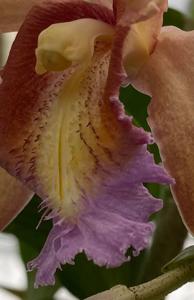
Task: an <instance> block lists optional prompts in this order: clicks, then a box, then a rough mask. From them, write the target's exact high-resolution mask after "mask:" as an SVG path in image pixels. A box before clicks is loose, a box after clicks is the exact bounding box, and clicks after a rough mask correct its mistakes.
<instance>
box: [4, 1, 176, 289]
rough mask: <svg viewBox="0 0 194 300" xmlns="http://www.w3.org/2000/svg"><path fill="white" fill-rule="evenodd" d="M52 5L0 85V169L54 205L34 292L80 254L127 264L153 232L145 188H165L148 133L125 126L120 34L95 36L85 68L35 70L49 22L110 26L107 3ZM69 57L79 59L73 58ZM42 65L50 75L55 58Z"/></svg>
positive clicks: (23, 36)
mask: <svg viewBox="0 0 194 300" xmlns="http://www.w3.org/2000/svg"><path fill="white" fill-rule="evenodd" d="M52 3H54V2H50V4H47V5H46V6H43V7H42V8H41V7H39V9H38V8H35V9H34V10H33V11H32V12H31V15H29V17H28V18H27V19H26V22H25V24H24V25H23V27H22V29H21V31H20V32H19V34H18V37H17V39H16V41H15V44H14V46H13V49H12V52H11V54H10V57H9V60H8V63H7V66H6V67H5V70H4V73H3V83H2V85H1V88H0V100H1V101H2V104H3V105H2V106H1V105H0V107H2V109H1V110H0V120H1V123H0V124H1V127H0V138H1V139H3V140H5V141H6V143H5V144H4V145H1V147H0V164H1V165H3V166H4V167H5V168H6V169H7V170H9V172H10V173H11V174H13V175H15V176H17V177H18V178H20V180H21V181H22V182H24V183H26V184H27V185H28V186H29V187H30V188H32V189H33V190H34V191H35V192H36V193H37V194H39V196H41V197H42V198H43V200H44V201H43V204H42V205H43V207H44V206H46V207H48V208H50V209H52V211H51V213H50V214H49V215H47V219H49V218H52V219H53V225H54V226H53V229H52V230H51V232H50V234H49V236H48V239H47V241H46V244H45V246H44V248H43V250H42V252H41V254H40V255H39V257H38V258H37V259H35V260H34V261H32V262H31V263H30V264H29V269H34V268H37V269H38V272H37V277H36V285H37V286H38V285H45V284H53V283H54V273H55V270H56V268H58V267H60V264H61V263H66V262H67V263H72V261H73V259H74V256H75V255H76V254H77V253H79V252H81V251H85V253H86V254H87V256H88V257H89V258H90V259H93V260H94V261H95V262H96V263H97V264H99V265H107V266H108V267H110V266H118V265H120V264H121V263H123V262H124V261H126V260H127V259H128V258H127V257H126V256H125V254H126V251H127V249H128V248H129V247H130V246H132V247H133V250H134V254H138V253H139V251H140V250H142V249H143V248H144V247H145V246H146V244H147V242H148V240H149V237H150V234H151V232H152V230H153V224H152V223H149V222H148V221H149V216H150V214H152V213H153V212H155V211H157V210H158V209H160V208H161V202H160V201H157V200H156V199H154V198H153V197H152V196H151V195H149V193H148V191H147V190H146V189H145V187H144V186H143V183H144V182H150V181H151V182H160V183H170V182H172V181H171V179H170V178H169V176H168V175H167V174H166V172H165V171H164V170H163V169H162V168H161V167H160V166H157V165H155V163H154V160H153V158H152V156H151V154H149V153H148V151H147V144H148V143H149V142H151V141H152V139H151V137H150V135H149V134H147V133H145V132H144V131H143V130H142V129H140V128H136V127H134V126H133V125H132V120H131V119H130V118H129V117H127V116H125V113H124V109H123V106H122V104H121V103H120V102H119V99H118V94H119V88H120V84H121V83H122V80H123V79H124V78H125V74H124V72H123V69H122V48H123V42H124V39H125V37H126V32H125V31H123V33H122V32H120V31H119V32H117V35H116V41H115V43H114V45H113V47H112V45H111V39H107V38H105V39H104V38H102V39H96V43H95V45H94V46H95V47H94V51H93V55H92V56H91V57H90V60H89V62H88V61H87V64H86V65H84V66H83V65H80V62H79V59H78V60H76V61H77V62H78V66H77V65H73V64H72V66H71V67H70V68H69V69H67V70H65V71H60V72H50V73H45V74H44V75H42V76H37V75H36V74H35V72H34V68H35V55H34V52H35V48H36V44H37V39H38V35H39V33H40V32H42V30H43V29H45V28H47V27H48V26H49V25H51V24H52V23H61V22H67V21H69V22H70V21H72V20H76V19H79V18H80V17H81V18H85V19H88V18H89V19H97V20H101V22H105V23H107V24H106V27H107V28H108V27H111V26H112V25H113V24H114V18H113V15H112V12H111V11H110V10H108V9H106V8H105V7H103V8H102V6H99V5H95V4H88V3H84V2H83V3H80V2H76V4H75V5H74V4H70V3H65V2H61V1H59V3H58V4H57V5H56V1H55V5H53V4H52ZM92 21H94V20H92ZM83 30H84V29H83ZM85 30H87V31H88V26H87V27H85ZM127 32H128V31H127ZM83 33H84V31H83ZM29 36H30V39H29ZM85 36H87V35H85V34H83V38H84V37H85ZM100 37H101V36H100ZM59 44H60V42H59ZM67 44H68V45H69V43H67ZM79 45H80V44H79V41H78V46H79ZM111 47H112V51H113V52H112V54H111ZM74 49H75V48H74ZM78 49H79V47H78ZM69 53H70V52H69ZM74 54H76V55H75V56H74V57H76V59H77V57H79V52H75V53H74ZM66 55H67V54H66ZM54 57H55V58H56V56H54ZM57 57H58V56H57ZM47 58H48V57H47ZM52 58H53V57H52ZM55 58H54V61H55ZM59 59H61V56H60V58H59ZM40 61H41V60H40ZM57 61H58V58H57ZM80 66H81V67H80ZM17 67H18V68H17ZM43 67H44V68H45V70H50V67H51V69H52V67H53V60H52V61H51V64H50V62H49V64H48V60H46V63H44V64H43ZM109 67H110V68H109ZM45 70H44V71H45ZM11 83H12V86H10V84H11ZM3 99H6V101H4V102H3ZM5 113H6V114H5ZM13 116H14V118H13ZM9 120H13V121H12V123H11V125H10V124H9V123H10V122H9ZM5 138H6V139H5Z"/></svg>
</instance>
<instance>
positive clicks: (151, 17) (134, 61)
mask: <svg viewBox="0 0 194 300" xmlns="http://www.w3.org/2000/svg"><path fill="white" fill-rule="evenodd" d="M115 2H116V7H117V11H118V12H119V13H118V14H119V15H118V24H119V25H120V26H121V27H127V26H128V28H129V32H128V35H127V37H126V39H125V44H124V51H123V62H124V67H125V70H126V72H127V74H128V77H129V79H131V78H133V77H134V76H135V75H136V74H137V72H138V71H139V69H140V68H141V67H142V66H143V64H144V63H145V62H146V61H147V59H148V58H149V56H150V54H151V53H152V51H153V49H154V47H155V45H156V42H157V37H158V35H159V33H160V30H161V27H162V23H163V14H164V12H165V11H166V9H167V1H166V0H158V1H157V0H156V1H150V0H144V1H142V0H141V1H137V0H135V1H133V0H123V1H115Z"/></svg>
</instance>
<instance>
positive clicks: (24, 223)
mask: <svg viewBox="0 0 194 300" xmlns="http://www.w3.org/2000/svg"><path fill="white" fill-rule="evenodd" d="M164 22H165V24H166V25H169V24H170V25H175V26H178V27H179V28H185V26H186V24H187V23H188V19H187V18H185V16H184V15H182V14H181V13H178V12H176V11H175V10H172V9H169V11H168V13H166V14H165V18H164ZM120 97H121V100H122V102H123V104H124V106H125V109H126V112H127V113H128V114H129V115H132V116H133V117H134V123H135V124H137V126H142V127H144V128H145V129H146V130H149V126H148V124H147V121H146V118H147V106H148V104H149V101H150V99H149V97H147V96H145V95H142V94H140V93H139V92H137V91H136V90H134V89H133V88H132V87H127V88H121V93H120ZM150 150H151V151H152V152H153V154H154V156H155V159H156V160H157V161H158V162H159V161H160V156H159V151H158V148H157V146H156V145H152V146H151V147H150ZM147 186H148V188H149V189H150V191H151V192H152V193H153V194H154V195H155V196H156V197H161V198H163V199H165V205H164V209H163V210H162V211H161V212H160V213H158V214H157V215H156V216H153V219H154V220H155V222H156V231H155V235H154V238H153V241H152V245H151V247H150V249H148V250H146V251H143V252H142V253H141V254H140V255H139V256H138V257H134V258H132V259H131V261H130V262H128V263H125V264H124V265H123V266H121V267H120V268H115V269H105V268H100V267H97V266H95V265H94V264H93V263H92V262H89V261H88V260H87V259H86V257H85V255H84V254H80V255H78V256H77V257H76V260H75V265H73V266H72V265H65V266H63V270H62V271H58V272H57V275H56V281H57V284H56V286H54V287H49V288H48V287H47V288H40V289H38V290H34V289H33V281H34V273H29V274H28V281H29V288H28V291H27V292H26V293H25V296H24V298H23V299H25V300H32V299H36V300H48V299H49V300H51V299H52V296H53V294H54V293H55V291H56V289H57V288H58V287H59V286H66V287H67V288H68V289H69V290H70V291H71V292H72V293H73V294H74V295H76V296H77V297H78V298H80V299H83V298H85V297H88V296H90V295H92V294H95V293H98V292H100V291H102V290H104V289H108V288H110V287H112V286H114V285H116V284H125V285H131V286H132V285H135V284H139V283H141V282H142V281H144V280H148V279H151V278H153V277H154V276H156V275H158V274H159V273H160V269H161V267H162V265H163V264H164V263H166V262H167V261H168V260H170V259H172V257H173V256H175V255H177V254H178V252H179V251H180V249H181V247H182V244H183V241H184V239H185V235H186V231H185V229H184V227H183V225H182V222H181V220H180V217H179V214H178V212H177V210H176V207H175V204H174V203H173V202H172V200H171V196H170V192H169V190H167V188H166V187H163V186H158V185H147ZM39 201H40V200H39V199H38V198H37V197H34V198H33V200H32V201H31V202H30V204H29V205H28V206H27V207H26V208H25V209H24V210H23V212H21V214H20V215H19V216H18V217H17V218H16V219H15V220H14V222H13V223H12V224H11V225H10V226H9V227H8V228H7V232H10V233H13V234H15V235H16V236H17V237H18V238H19V241H20V246H21V254H22V257H23V260H24V262H25V263H26V262H27V261H29V260H31V259H32V258H34V257H35V256H37V255H38V253H39V252H40V250H41V248H42V245H43V243H44V241H45V239H46V236H47V234H48V232H49V230H50V228H51V223H50V222H49V221H47V222H42V223H41V225H40V227H39V228H38V230H36V226H37V224H38V221H39V218H40V215H39V214H38V212H37V211H38V205H39ZM177 232H178V233H179V234H177Z"/></svg>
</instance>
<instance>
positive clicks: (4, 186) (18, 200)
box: [0, 168, 33, 230]
mask: <svg viewBox="0 0 194 300" xmlns="http://www.w3.org/2000/svg"><path fill="white" fill-rule="evenodd" d="M0 195H1V197H0V211H1V213H0V230H3V229H4V228H5V227H6V226H7V225H8V224H9V223H10V222H11V221H12V219H13V218H14V217H15V216H16V215H17V214H18V213H19V212H20V211H21V210H22V209H23V207H24V206H25V205H26V204H27V203H28V202H29V201H30V199H31V198H32V196H33V193H32V192H31V191H30V190H28V189H27V188H26V187H24V186H23V184H22V183H21V182H19V181H18V180H17V179H16V178H15V177H12V176H11V175H9V174H8V173H7V172H6V171H5V170H4V169H2V168H0Z"/></svg>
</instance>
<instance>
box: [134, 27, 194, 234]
mask: <svg viewBox="0 0 194 300" xmlns="http://www.w3.org/2000/svg"><path fill="white" fill-rule="evenodd" d="M193 51H194V32H183V31H181V30H179V29H176V28H173V27H167V28H165V29H163V32H162V34H161V36H160V39H159V42H158V45H157V47H156V50H155V51H154V53H153V55H152V56H151V58H150V60H149V62H148V63H147V64H146V65H145V67H144V68H143V69H142V71H141V72H140V73H139V75H138V77H137V80H136V82H135V83H134V84H135V86H136V87H137V88H138V89H140V90H142V91H144V92H145V93H147V94H150V95H152V97H153V99H152V102H151V105H150V107H149V124H150V126H151V128H152V131H153V134H154V137H155V139H156V141H157V143H158V145H159V148H160V152H161V154H162V157H163V162H164V165H165V167H166V168H167V170H168V171H169V172H170V174H171V175H172V176H173V177H174V178H175V180H176V184H175V185H173V186H172V192H173V195H174V198H175V200H176V201H177V204H178V208H179V211H180V213H181V215H182V217H183V220H184V222H185V225H186V226H187V228H188V229H189V230H190V231H191V232H192V233H194V159H193V153H194V142H193V141H194V139H193V132H194V118H193V112H194V101H193V94H194V89H193V78H194V69H193V65H194V59H193Z"/></svg>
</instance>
